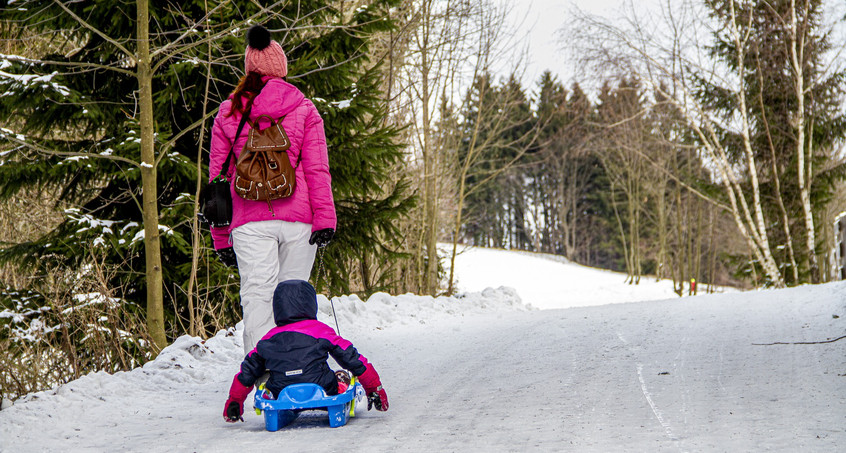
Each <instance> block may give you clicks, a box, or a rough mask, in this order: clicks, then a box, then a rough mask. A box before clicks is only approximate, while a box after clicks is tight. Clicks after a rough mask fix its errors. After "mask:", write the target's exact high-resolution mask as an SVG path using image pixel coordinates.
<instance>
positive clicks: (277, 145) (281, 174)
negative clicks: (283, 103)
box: [235, 115, 299, 205]
mask: <svg viewBox="0 0 846 453" xmlns="http://www.w3.org/2000/svg"><path fill="white" fill-rule="evenodd" d="M262 118H267V119H268V120H270V127H267V128H265V129H263V130H259V121H261V119H262ZM283 119H285V117H284V116H283V117H281V118H279V119H278V120H274V119H273V118H272V117H270V116H269V115H261V116H259V117H258V118H256V120H255V121H254V122H252V123H251V126H252V128H251V129H250V136H249V137H248V138H247V143H246V144H245V145H244V149H243V150H242V151H241V155H240V156H238V162H237V163H236V164H235V168H236V170H237V172H236V176H235V193H237V194H238V195H240V196H241V198H244V199H246V200H257V201H267V202H268V205H270V201H271V200H276V199H279V198H285V197H290V196H291V194H293V193H294V189H295V188H296V184H297V176H296V167H292V166H291V161H290V160H289V159H288V153H287V152H286V151H287V149H288V148H289V147H290V146H291V141H290V140H289V139H288V135H287V134H285V129H283V128H282V120H283ZM297 166H299V160H297Z"/></svg>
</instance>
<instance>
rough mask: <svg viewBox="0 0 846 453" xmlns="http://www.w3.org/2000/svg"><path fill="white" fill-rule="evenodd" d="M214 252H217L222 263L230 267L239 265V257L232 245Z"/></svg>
mask: <svg viewBox="0 0 846 453" xmlns="http://www.w3.org/2000/svg"><path fill="white" fill-rule="evenodd" d="M214 252H215V253H217V259H219V260H220V262H221V263H223V264H225V265H227V266H229V267H238V258H236V257H235V250H233V249H232V247H226V248H225V249H217V250H215V251H214Z"/></svg>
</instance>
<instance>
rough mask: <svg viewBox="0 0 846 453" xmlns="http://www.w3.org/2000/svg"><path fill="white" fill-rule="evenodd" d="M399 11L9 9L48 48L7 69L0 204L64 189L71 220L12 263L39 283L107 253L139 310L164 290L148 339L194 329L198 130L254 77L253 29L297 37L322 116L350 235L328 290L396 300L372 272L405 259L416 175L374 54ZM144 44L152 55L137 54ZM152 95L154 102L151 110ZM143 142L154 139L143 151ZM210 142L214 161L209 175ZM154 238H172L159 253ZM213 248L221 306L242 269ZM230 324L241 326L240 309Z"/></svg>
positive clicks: (212, 269)
mask: <svg viewBox="0 0 846 453" xmlns="http://www.w3.org/2000/svg"><path fill="white" fill-rule="evenodd" d="M395 4H397V0H373V1H371V2H367V3H366V4H363V5H360V6H361V7H360V8H358V9H356V10H355V11H354V12H351V11H346V10H341V9H339V8H338V6H339V5H338V4H337V2H331V1H330V2H327V1H308V0H305V1H300V2H296V3H292V2H276V3H274V4H271V5H268V6H266V7H264V8H262V7H259V6H257V4H245V5H237V6H236V5H234V4H232V3H231V2H219V1H208V2H204V1H199V0H194V1H190V2H172V1H165V2H155V3H154V4H150V5H149V9H148V10H147V11H148V12H147V14H146V15H145V14H144V11H145V8H147V2H146V1H139V2H133V4H132V5H131V8H129V9H128V10H119V9H118V10H116V9H115V8H114V4H113V2H107V1H102V0H99V1H97V0H95V1H91V2H85V3H84V4H83V3H80V2H45V1H19V2H17V3H16V4H15V5H14V8H9V9H4V10H2V15H3V18H4V20H9V21H16V22H15V23H17V24H20V27H19V28H18V29H16V30H15V33H18V37H19V38H24V37H25V38H27V39H37V40H40V42H42V43H44V46H45V47H46V48H47V49H48V50H47V51H45V52H40V53H37V54H26V53H24V55H20V56H2V60H0V66H2V68H3V74H2V76H0V90H2V91H3V92H4V96H3V97H2V98H0V123H2V124H3V125H4V128H3V129H2V132H0V140H2V143H0V146H4V147H8V149H9V151H8V152H7V153H6V154H4V155H3V156H2V160H3V165H0V196H2V197H3V198H9V197H13V196H14V195H15V194H16V193H18V192H19V191H21V190H31V189H33V188H36V187H38V188H41V189H47V190H51V191H54V192H57V193H60V194H61V201H60V208H61V209H63V213H64V218H65V220H64V221H63V222H62V223H61V224H60V225H58V226H57V227H56V228H55V229H53V230H52V231H51V232H49V233H48V234H46V235H44V236H42V237H40V238H37V239H35V240H31V241H26V242H21V243H16V244H6V246H5V247H4V248H3V249H2V251H0V258H2V259H3V260H6V261H11V262H15V263H18V264H20V265H23V266H27V267H28V268H29V269H32V270H33V272H34V271H36V270H40V271H41V272H43V271H45V270H46V269H50V268H52V267H55V266H61V267H65V268H75V269H79V270H81V271H84V270H85V269H86V263H87V262H89V261H90V260H91V254H92V253H96V254H98V255H102V256H104V257H105V258H104V259H105V261H106V262H107V263H110V264H113V265H115V266H119V267H121V268H122V269H123V270H124V272H122V273H119V274H116V276H115V277H114V279H113V281H110V282H109V285H110V286H112V287H122V288H124V290H125V291H124V294H125V299H126V301H127V302H128V304H127V309H131V307H136V306H138V304H140V303H141V302H142V301H144V300H145V299H146V300H147V301H148V303H147V306H148V307H150V306H151V305H150V297H149V292H150V291H159V292H160V293H161V291H162V289H163V290H164V295H162V296H159V300H158V309H159V310H163V313H162V315H164V319H159V320H158V321H156V323H154V325H151V330H157V329H162V328H163V327H164V324H167V327H168V328H167V335H168V336H170V337H173V336H175V335H178V334H180V333H181V327H180V322H178V320H177V317H185V318H187V316H186V314H185V312H186V310H187V307H186V296H185V293H186V290H187V287H188V284H189V283H188V282H189V279H190V270H191V248H192V247H191V243H190V241H191V239H190V238H191V236H192V232H191V231H192V230H191V222H190V220H191V218H192V217H193V215H194V206H195V205H194V193H195V191H196V186H197V178H198V174H199V175H201V176H200V178H203V179H204V178H205V177H206V175H207V170H206V165H207V158H208V153H207V147H208V143H209V140H208V139H206V140H201V133H202V132H201V131H202V130H203V128H202V127H201V126H203V125H204V124H205V126H206V127H205V130H206V131H208V130H210V124H211V118H213V116H214V114H215V113H216V112H215V110H214V108H215V107H216V106H217V105H218V104H219V102H220V101H222V100H223V99H225V98H226V96H227V95H228V94H229V93H230V92H231V91H232V89H233V88H234V86H235V84H236V82H237V79H238V77H239V76H240V75H242V71H243V63H242V61H243V51H244V45H245V43H244V38H243V35H244V32H245V30H246V28H247V27H248V26H249V24H251V23H264V24H265V25H266V26H267V27H268V28H269V29H271V30H280V31H284V33H278V36H274V38H275V39H277V40H279V41H280V43H281V44H282V45H283V47H284V48H285V49H286V52H287V53H288V56H289V60H290V64H289V73H290V81H291V82H292V83H294V84H295V85H297V86H299V87H300V88H301V89H302V90H303V91H304V92H305V93H306V95H307V96H309V97H312V98H314V99H315V101H316V105H317V106H318V108H319V109H320V111H321V114H322V115H323V116H324V119H325V126H326V135H327V139H328V144H329V158H330V166H331V168H332V176H333V190H334V194H335V201H336V205H337V208H338V216H339V222H338V235H337V239H336V241H334V242H333V244H332V245H330V247H329V248H328V249H327V261H326V269H328V278H327V281H328V283H329V288H330V291H347V290H349V289H350V284H349V281H350V278H351V275H352V274H353V271H354V270H356V269H359V270H360V271H361V275H362V277H361V280H362V281H364V282H366V283H365V284H364V285H365V288H366V290H368V291H372V290H375V289H382V288H385V287H386V285H388V284H389V283H390V275H386V274H382V273H379V272H378V269H377V270H375V271H374V270H373V269H370V268H369V267H368V266H367V262H371V263H372V262H379V261H380V260H390V259H391V258H392V257H393V256H394V254H395V253H396V252H395V250H394V246H395V244H396V238H395V235H396V230H395V228H394V226H393V221H394V220H395V219H396V218H397V217H398V216H401V215H403V214H404V212H405V211H407V209H408V208H409V206H410V204H411V203H412V201H413V200H412V199H410V198H409V197H408V196H407V195H404V193H405V189H406V184H405V183H404V182H403V179H402V178H401V177H399V178H397V177H394V176H393V175H389V174H388V171H387V169H388V168H392V167H391V166H392V165H394V164H396V163H398V162H400V161H401V157H402V149H401V147H400V146H399V145H398V144H397V143H396V140H395V139H394V137H395V135H396V132H397V129H396V128H395V127H393V126H384V125H383V122H382V116H383V115H384V112H385V109H384V103H383V102H382V101H381V100H380V97H379V96H378V94H379V84H380V76H381V75H380V72H379V71H378V69H377V68H374V67H373V64H371V63H370V61H369V58H368V57H369V54H368V53H369V46H370V43H371V39H372V37H373V36H374V34H378V33H382V32H386V31H388V30H390V29H391V27H393V22H392V21H391V20H390V15H389V9H390V8H391V7H393V6H394V5H395ZM136 7H137V11H134V9H136ZM145 20H148V21H149V26H148V27H145V26H144V21H145ZM145 30H146V31H147V33H149V36H148V39H143V36H144V34H143V33H144V31H145ZM139 37H141V38H142V39H140V40H139V39H138V38H139ZM144 48H146V49H147V50H146V52H149V57H142V58H139V55H146V54H145V53H144V52H145V51H144ZM145 71H146V72H145ZM140 73H143V74H142V76H139V74H140ZM206 87H207V89H206ZM147 95H148V96H149V98H150V100H151V102H150V103H149V105H147V104H144V103H143V102H140V100H142V98H143V96H147ZM204 100H208V108H205V109H204V108H203V105H204ZM142 106H144V107H148V108H150V111H148V112H145V110H143V109H141V107H142ZM145 129H146V131H145ZM145 134H149V136H150V137H152V138H153V140H146V141H145V139H144V137H145V136H146V135H145ZM199 143H202V144H203V148H204V149H205V150H204V151H203V153H202V156H203V158H202V160H201V164H202V168H201V169H199V171H198V168H197V156H198V146H199V145H198V144H199ZM144 150H146V151H144ZM144 152H146V153H148V154H147V155H145V154H143V153H144ZM149 154H152V157H151V156H150V155H149ZM145 172H146V174H147V175H152V178H150V177H144V176H143V175H144V174H145ZM156 175H158V177H156ZM142 182H146V183H147V184H148V185H143V184H142ZM150 194H153V195H154V196H150ZM148 203H152V204H153V206H154V207H155V208H156V211H157V212H156V215H155V217H156V219H155V220H154V221H153V222H150V221H149V220H148V221H147V222H144V217H143V216H142V213H143V212H144V209H142V204H148ZM145 223H146V225H145ZM151 223H152V224H151ZM145 227H146V228H145ZM151 231H152V232H153V233H154V234H153V235H151V234H150V232H151ZM156 232H158V234H156ZM145 236H146V237H145ZM151 236H159V237H160V242H158V241H157V243H151V242H150V240H149V239H150V237H151ZM144 240H147V244H146V245H147V246H146V248H145V247H143V246H142V244H143V243H144V242H143V241H144ZM204 241H205V248H204V249H203V250H204V253H205V256H204V259H202V260H201V261H200V273H201V275H204V278H203V280H204V281H206V282H208V288H207V292H208V294H207V297H210V298H221V297H222V296H224V294H223V293H222V292H221V291H222V290H221V289H220V288H222V285H223V284H224V283H225V282H226V281H227V280H229V279H230V278H231V276H230V272H229V270H227V269H225V268H224V267H223V266H221V265H220V264H219V263H217V261H216V260H214V259H209V252H210V248H209V247H208V245H209V244H210V241H209V238H208V236H205V238H204ZM159 250H160V253H161V257H162V259H161V260H160V264H158V265H157V266H160V269H158V272H160V278H161V279H162V281H163V282H164V283H163V284H157V283H153V286H156V285H158V286H159V287H162V286H163V288H162V289H157V288H155V287H151V284H150V281H149V280H148V279H149V275H151V274H150V272H151V269H150V262H149V260H147V259H145V257H146V258H148V257H149V256H150V254H151V253H159ZM145 276H146V277H145ZM215 288H218V289H216V290H215ZM230 295H231V293H230ZM49 297H50V295H49V294H41V295H38V296H37V297H36V298H33V299H30V300H29V303H31V304H33V305H34V306H40V305H39V302H38V301H37V299H38V298H41V299H42V300H43V299H45V298H49ZM165 297H166V298H167V299H168V301H167V302H166V303H162V302H163V301H162V300H161V299H163V298H165ZM141 306H143V305H141ZM229 313H230V314H232V315H234V316H237V309H234V310H230V311H229ZM151 315H154V314H153V313H152V312H150V310H149V308H148V310H147V316H148V318H149V317H150V316H151ZM154 316H155V315H154ZM158 316H161V315H158ZM148 324H149V323H148ZM152 333H153V334H154V337H155V335H156V332H152ZM163 334H164V332H162V333H161V335H160V336H159V337H158V338H156V344H157V347H158V348H161V347H163V345H164V343H163V341H166V340H165V339H164V337H163Z"/></svg>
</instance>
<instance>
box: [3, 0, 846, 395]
mask: <svg viewBox="0 0 846 453" xmlns="http://www.w3.org/2000/svg"><path fill="white" fill-rule="evenodd" d="M262 3H264V5H260V4H259V3H258V2H252V3H248V2H232V1H227V0H202V1H201V0H191V1H180V2H176V1H170V0H165V1H158V2H150V1H149V0H137V1H125V2H122V3H121V5H122V7H121V8H114V7H113V2H108V1H103V0H92V1H88V2H73V1H66V0H54V1H46V0H40V1H36V0H17V1H14V0H3V1H0V93H2V94H0V225H2V228H0V288H2V290H0V350H3V351H5V352H6V353H5V354H3V355H2V357H0V389H2V390H0V392H2V395H3V396H4V397H5V398H12V399H14V398H15V397H17V396H19V395H23V394H26V393H28V392H31V391H34V390H38V389H41V388H44V387H45V386H46V387H49V385H50V383H56V382H66V381H68V380H71V379H75V378H77V377H79V376H81V375H83V374H85V373H88V372H90V371H95V370H105V371H109V372H114V371H119V370H128V369H131V368H134V367H137V366H139V365H141V364H143V363H145V362H146V361H148V360H150V359H151V358H153V357H155V355H156V354H157V353H158V351H160V350H161V349H162V348H163V347H164V346H166V345H167V344H168V343H169V342H170V341H172V340H173V339H175V338H177V337H178V336H180V335H183V334H186V333H187V334H190V335H193V336H199V337H202V338H207V337H208V336H211V335H214V334H215V332H217V331H219V330H221V329H226V328H227V327H231V326H233V325H234V324H235V323H236V322H237V321H238V320H239V319H240V305H239V302H238V275H237V270H235V269H232V268H228V267H226V266H224V265H223V264H221V263H220V262H218V261H217V259H216V258H215V255H214V252H213V249H212V247H211V238H210V236H209V231H208V226H207V225H204V224H203V223H201V222H200V221H199V220H198V216H197V213H198V203H197V199H198V194H199V192H200V190H201V189H202V187H203V185H204V184H205V183H206V182H207V181H208V149H209V140H210V137H209V132H210V128H211V124H212V121H213V119H214V117H215V115H216V114H217V106H218V105H219V104H220V102H221V101H222V100H225V99H226V98H227V96H228V95H229V94H230V93H231V92H232V91H233V89H234V87H235V85H236V84H237V83H238V80H239V78H240V77H241V76H243V75H244V65H243V61H244V49H245V40H244V35H245V32H246V29H247V28H249V26H250V25H252V24H257V23H260V24H263V25H265V26H266V27H267V28H268V29H270V30H271V32H272V33H273V37H274V39H276V40H278V41H279V42H280V44H282V46H283V47H284V49H285V52H286V53H287V55H288V59H289V76H288V81H289V82H291V83H292V84H294V85H295V86H297V87H298V88H299V89H301V90H302V91H303V92H304V93H305V94H306V96H307V97H309V98H310V99H312V100H313V102H314V103H315V105H316V106H317V107H318V109H319V110H320V113H321V116H322V117H323V119H324V121H325V127H326V136H327V141H328V147H329V159H330V167H331V172H332V188H333V192H334V197H335V204H336V209H337V212H338V228H337V235H336V237H335V240H333V242H332V243H331V245H330V246H328V247H327V248H326V249H325V255H322V256H321V258H320V263H319V265H315V269H314V272H313V275H312V281H313V282H314V283H315V286H316V287H317V288H318V291H321V292H323V293H325V294H327V295H342V294H352V293H355V294H358V295H359V296H361V297H362V298H366V297H367V296H369V295H371V294H373V293H376V292H388V293H391V294H402V293H406V292H411V293H415V294H420V295H439V294H453V293H455V291H456V281H455V278H454V275H452V274H451V272H450V269H452V268H453V266H451V263H452V262H453V260H454V258H455V256H456V254H457V253H460V252H461V249H462V247H463V246H467V245H474V246H482V247H494V248H505V249H514V250H526V251H536V252H543V253H549V254H555V255H560V256H562V257H565V258H566V259H568V260H570V261H573V262H576V263H579V264H583V265H588V266H593V267H597V268H603V269H610V270H615V271H620V272H624V273H625V274H626V275H627V282H628V283H630V284H632V285H637V284H638V283H639V282H640V281H641V280H643V279H647V278H652V279H656V278H665V279H671V280H672V281H673V282H674V285H675V290H676V292H677V293H678V294H679V296H681V295H684V294H689V293H691V292H693V289H692V288H691V286H692V285H691V282H694V281H695V282H697V286H696V291H698V292H707V291H710V289H711V288H712V287H713V286H734V287H739V288H747V289H748V288H763V287H776V288H777V287H785V286H795V285H802V284H808V283H821V282H826V281H829V280H831V279H833V278H837V277H836V275H835V271H836V265H835V262H834V255H833V250H834V245H833V244H834V243H835V242H834V241H835V229H834V221H835V219H836V218H837V216H838V214H840V213H842V212H844V211H846V195H844V193H846V192H844V190H843V189H844V176H846V174H844V172H846V153H844V148H843V145H844V137H846V117H844V113H846V111H845V110H844V89H846V80H844V76H846V72H845V71H846V66H844V58H843V56H842V52H843V50H844V49H846V39H844V37H843V35H842V32H843V27H844V25H846V17H844V16H843V14H842V12H841V13H840V14H839V15H837V16H832V15H831V14H828V12H829V9H828V8H829V7H830V6H831V3H833V2H830V1H822V0H684V1H680V2H671V3H672V4H673V5H672V8H673V10H672V11H670V10H669V9H668V10H667V11H664V14H657V15H655V16H641V15H638V14H635V13H634V12H633V13H631V14H630V16H629V17H628V20H627V21H624V22H614V21H610V20H607V19H604V18H599V17H594V16H590V15H588V14H584V13H580V12H578V11H574V12H573V14H572V15H571V16H569V17H564V18H562V19H561V20H562V36H561V37H560V39H559V41H560V44H561V49H562V55H568V56H569V58H571V59H572V60H573V61H572V64H573V65H574V66H578V67H580V68H582V69H583V71H581V76H580V79H579V80H566V81H565V80H562V79H561V78H560V77H559V76H558V75H556V74H553V73H551V72H549V71H547V72H545V73H544V74H543V75H542V76H541V77H540V78H539V79H538V80H535V81H532V82H531V83H527V82H525V81H524V80H523V78H522V73H521V72H520V70H519V68H520V64H519V62H520V61H521V58H525V55H524V48H523V46H522V45H521V39H522V37H521V36H520V35H519V34H517V33H516V32H515V31H514V30H513V26H512V25H510V24H511V22H510V21H509V17H510V16H509V14H510V13H511V9H510V8H511V7H510V6H509V2H498V1H495V0H330V1H325V0H299V1H277V2H262ZM666 8H670V6H666ZM654 30H661V31H660V32H656V31H654ZM503 61H507V62H511V64H509V65H505V66H506V67H505V69H503V65H502V62H503Z"/></svg>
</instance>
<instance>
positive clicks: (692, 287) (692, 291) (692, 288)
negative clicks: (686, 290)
mask: <svg viewBox="0 0 846 453" xmlns="http://www.w3.org/2000/svg"><path fill="white" fill-rule="evenodd" d="M694 294H696V279H695V278H691V279H690V295H691V296H693V295H694Z"/></svg>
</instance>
